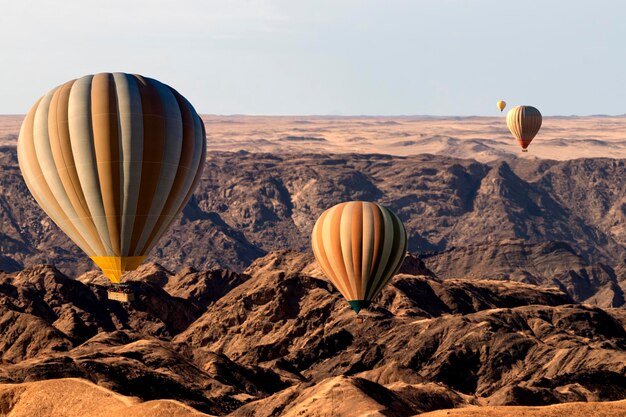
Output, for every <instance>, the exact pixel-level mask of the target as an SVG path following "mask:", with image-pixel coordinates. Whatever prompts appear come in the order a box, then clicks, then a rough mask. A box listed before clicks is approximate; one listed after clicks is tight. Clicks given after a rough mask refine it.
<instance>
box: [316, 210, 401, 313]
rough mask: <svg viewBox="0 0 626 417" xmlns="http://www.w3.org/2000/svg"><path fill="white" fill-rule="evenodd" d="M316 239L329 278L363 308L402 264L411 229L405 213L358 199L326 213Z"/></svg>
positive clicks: (319, 225)
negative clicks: (405, 223)
mask: <svg viewBox="0 0 626 417" xmlns="http://www.w3.org/2000/svg"><path fill="white" fill-rule="evenodd" d="M311 243H312V246H313V253H314V254H315V258H316V259H317V262H318V264H319V265H320V266H321V268H322V270H323V271H324V273H325V274H326V276H327V277H328V279H330V281H331V282H332V283H333V284H334V285H335V287H337V289H338V290H339V292H341V294H342V295H343V296H344V297H345V298H346V299H347V300H348V302H349V303H350V305H351V306H352V308H354V310H355V311H356V312H357V313H358V312H359V310H360V309H361V308H363V307H367V306H368V305H369V303H370V301H371V300H372V299H373V298H374V297H376V295H378V293H380V291H381V290H382V288H383V287H384V286H385V284H387V283H388V282H389V280H390V279H391V278H392V277H393V276H394V275H395V274H396V272H397V271H398V269H399V268H400V265H401V264H402V261H403V260H404V257H405V255H406V249H407V234H406V230H405V229H404V226H403V225H402V222H401V221H400V219H399V218H398V217H397V216H396V215H395V214H393V213H392V212H391V211H389V210H388V209H386V208H385V207H382V206H380V205H378V204H376V203H368V202H362V201H353V202H348V203H341V204H338V205H336V206H334V207H332V208H330V209H328V210H326V211H325V212H324V213H322V215H321V216H320V217H319V219H318V220H317V222H316V223H315V227H314V228H313V234H312V236H311Z"/></svg>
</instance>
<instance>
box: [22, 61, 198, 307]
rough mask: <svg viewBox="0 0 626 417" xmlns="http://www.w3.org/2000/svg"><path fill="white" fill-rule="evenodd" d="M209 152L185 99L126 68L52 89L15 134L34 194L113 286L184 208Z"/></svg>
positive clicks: (142, 258)
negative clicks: (125, 71) (128, 72)
mask: <svg viewBox="0 0 626 417" xmlns="http://www.w3.org/2000/svg"><path fill="white" fill-rule="evenodd" d="M205 149H206V139H205V132H204V124H203V123H202V120H201V119H200V117H199V116H198V114H197V113H196V111H195V110H194V108H193V106H192V105H191V104H190V103H189V102H188V101H187V100H186V99H185V98H184V97H183V96H182V95H180V94H179V93H178V92H177V91H176V90H174V89H173V88H171V87H169V86H167V85H165V84H163V83H161V82H159V81H156V80H153V79H150V78H146V77H142V76H140V75H130V74H123V73H115V74H110V73H102V74H96V75H88V76H85V77H82V78H79V79H77V80H72V81H69V82H67V83H65V84H63V85H61V86H58V87H57V88H55V89H53V90H51V91H50V92H49V93H47V94H46V95H45V96H43V97H42V98H40V99H39V101H37V103H36V104H35V105H34V106H33V107H32V109H31V110H30V112H29V113H28V114H27V115H26V118H25V119H24V122H23V123H22V128H21V130H20V136H19V139H18V158H19V165H20V169H21V171H22V175H23V177H24V180H25V182H26V185H27V186H28V188H29V190H30V192H31V193H32V195H33V196H34V197H35V200H37V202H38V203H39V205H40V206H41V207H42V208H43V210H44V211H45V212H46V213H47V214H48V215H49V216H50V217H51V218H52V220H54V222H55V223H56V224H57V225H58V226H59V227H60V228H61V230H63V231H64V232H65V234H67V236H68V237H69V238H70V239H72V240H73V241H74V242H75V243H76V244H77V245H78V246H79V247H80V248H81V249H82V250H83V251H84V252H85V253H86V254H87V255H88V256H89V257H91V259H92V260H93V261H94V262H95V263H96V264H97V265H98V266H99V267H100V268H101V269H102V271H103V272H104V274H105V275H106V276H107V277H108V278H109V279H110V280H111V281H112V282H113V283H114V284H119V282H120V278H121V276H122V274H123V273H124V271H130V270H133V269H136V268H137V267H138V266H139V265H140V264H141V262H143V260H144V259H145V258H146V256H147V255H148V253H149V252H150V250H151V249H152V248H153V247H154V245H155V244H156V243H157V241H158V240H159V238H160V237H161V236H162V235H163V233H164V232H165V231H166V230H167V228H168V226H169V225H170V223H171V222H172V220H173V219H174V218H175V217H176V215H177V214H178V213H180V211H181V210H182V208H183V207H184V206H185V204H186V203H187V201H188V200H189V198H190V197H191V194H192V192H193V190H194V188H195V186H196V184H197V182H198V179H199V178H200V175H201V173H202V168H203V166H204V159H205ZM110 296H111V293H110ZM112 298H113V297H112Z"/></svg>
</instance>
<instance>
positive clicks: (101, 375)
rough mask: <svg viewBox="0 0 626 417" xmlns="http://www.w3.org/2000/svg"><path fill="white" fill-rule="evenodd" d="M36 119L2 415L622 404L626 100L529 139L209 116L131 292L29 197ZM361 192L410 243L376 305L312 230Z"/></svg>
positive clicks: (450, 121) (13, 216)
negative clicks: (186, 182)
mask: <svg viewBox="0 0 626 417" xmlns="http://www.w3.org/2000/svg"><path fill="white" fill-rule="evenodd" d="M21 120H22V117H21V116H2V117H0V165H1V167H2V176H1V178H0V224H1V230H0V270H1V271H3V272H0V354H1V355H2V361H1V362H0V414H1V415H8V416H11V417H18V416H32V415H62V416H78V415H81V416H114V415H127V416H133V417H135V416H161V415H162V416H170V415H177V416H202V415H213V416H224V415H228V416H232V417H244V416H245V417H270V416H318V417H322V416H336V417H343V416H345V417H348V416H388V417H409V416H416V415H424V416H433V417H435V416H459V417H470V416H490V417H491V416H493V417H505V416H513V415H515V416H529V417H530V416H532V417H565V416H568V417H570V416H576V417H583V416H606V417H613V416H615V417H617V416H624V415H626V402H624V400H625V399H626V313H625V312H624V311H625V310H624V306H625V304H626V295H625V292H626V161H625V160H624V159H623V158H624V157H626V117H601V116H598V117H559V118H546V119H545V120H544V126H543V128H542V131H541V133H540V134H539V135H538V137H537V139H536V140H535V142H533V144H532V145H531V147H530V148H529V152H528V153H527V154H521V153H520V152H519V147H518V146H517V144H516V143H515V141H514V140H513V138H512V137H511V136H510V134H509V132H508V130H507V129H506V125H505V124H504V121H503V117H488V118H487V117H471V118H439V117H393V118H391V117H304V116H302V117H252V116H203V120H204V122H205V125H206V131H207V164H206V166H205V169H204V173H203V176H202V178H201V180H200V183H199V186H198V188H197V189H196V191H195V193H194V195H193V197H192V198H191V200H190V201H189V203H188V204H187V206H186V207H185V209H184V210H183V212H182V215H181V216H180V217H179V218H178V219H177V220H175V221H174V224H173V226H172V228H171V229H170V231H169V232H167V234H166V235H165V236H164V237H163V238H162V239H161V241H160V242H159V244H158V245H157V246H156V248H155V249H154V250H153V251H152V253H151V255H150V258H149V260H148V262H147V263H146V264H145V265H143V266H142V267H140V268H139V269H138V270H137V271H134V272H131V273H128V275H127V277H126V280H127V281H128V282H129V283H130V285H131V286H132V287H133V289H134V291H135V293H136V294H137V299H136V300H135V301H134V302H132V303H125V304H122V303H118V302H115V301H111V300H107V296H106V286H107V282H108V280H106V278H104V277H103V275H102V274H101V273H100V271H99V270H97V268H96V267H95V265H94V264H93V263H92V262H91V261H90V260H89V259H88V258H87V257H86V256H84V255H82V253H81V251H80V249H78V247H76V246H75V245H74V244H73V243H72V242H71V241H69V240H68V239H67V238H66V237H65V236H64V235H63V233H62V232H61V231H60V230H59V229H58V228H57V226H56V225H55V224H54V223H53V222H52V221H51V220H50V219H49V218H48V217H47V216H46V215H45V214H44V213H43V212H42V211H41V210H40V209H39V207H38V206H37V204H36V203H35V201H34V200H33V198H32V197H31V195H30V194H29V192H28V189H27V188H26V186H25V184H24V181H23V179H22V176H21V174H20V170H19V167H18V162H17V155H16V148H15V147H16V140H17V136H18V133H19V126H20V123H21ZM347 200H365V201H377V202H380V203H381V204H383V205H385V206H386V207H389V208H390V209H391V210H393V211H394V212H395V213H397V214H398V216H399V217H400V219H401V220H402V221H403V222H404V225H405V227H406V229H407V232H408V238H409V241H408V251H409V255H408V256H407V258H406V259H405V262H404V264H403V266H402V267H401V269H400V272H399V274H398V275H397V276H396V277H395V278H394V279H393V280H392V281H391V283H390V284H389V285H388V286H387V287H386V288H385V289H384V290H383V291H382V294H381V295H380V296H379V297H378V298H377V299H376V300H375V301H374V304H373V305H372V307H370V309H369V310H368V311H365V312H363V313H361V314H360V316H359V318H357V317H356V316H355V314H354V313H353V312H352V310H350V308H349V306H348V304H347V303H346V302H345V300H344V299H343V298H342V297H341V295H340V294H339V293H338V292H337V290H335V289H334V287H333V286H332V285H331V284H330V283H329V282H328V281H327V280H326V278H325V277H324V274H323V273H322V271H321V270H320V268H319V266H318V265H317V263H316V262H315V259H314V257H313V255H312V253H311V249H310V241H309V238H310V235H311V231H312V228H313V225H314V223H315V220H316V219H317V217H318V216H319V215H320V214H321V213H322V212H323V211H324V210H325V209H326V208H328V207H330V206H332V205H334V204H337V203H339V202H342V201H347ZM77 398H80V401H76V399H77ZM33 404H37V405H38V407H39V409H40V410H41V411H40V414H33V413H32V406H33ZM104 404H106V406H105V405H104Z"/></svg>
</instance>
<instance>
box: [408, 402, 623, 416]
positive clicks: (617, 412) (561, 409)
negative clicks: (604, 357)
mask: <svg viewBox="0 0 626 417" xmlns="http://www.w3.org/2000/svg"><path fill="white" fill-rule="evenodd" d="M419 416H420V417H624V416H626V400H625V401H614V402H604V403H567V404H556V405H549V406H544V407H512V406H508V407H468V408H456V409H453V410H438V411H433V412H431V413H424V414H420V415H419Z"/></svg>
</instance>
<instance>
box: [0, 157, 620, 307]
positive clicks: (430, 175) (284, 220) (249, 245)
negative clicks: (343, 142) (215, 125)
mask: <svg viewBox="0 0 626 417" xmlns="http://www.w3.org/2000/svg"><path fill="white" fill-rule="evenodd" d="M0 164H1V165H2V167H3V175H2V177H1V178H0V224H1V225H2V228H1V230H0V269H2V270H5V271H15V270H19V269H21V268H22V267H23V266H24V265H33V264H36V263H48V264H53V265H55V266H57V267H58V268H59V269H60V270H62V271H64V272H65V273H68V274H70V275H78V274H81V273H83V272H86V271H88V270H90V269H92V268H94V266H93V265H92V264H91V263H90V262H89V261H87V260H85V258H84V257H83V256H81V253H80V251H79V250H78V249H77V248H76V246H75V245H74V244H73V243H71V242H70V241H68V240H67V239H66V238H65V236H64V235H63V234H62V233H60V232H59V230H58V228H57V227H56V225H54V224H53V223H52V222H51V221H50V220H49V218H48V217H47V216H45V215H44V214H43V213H42V211H41V210H40V209H39V207H38V206H37V204H36V203H35V201H34V200H33V199H32V197H31V196H30V194H29V193H28V190H27V189H26V187H25V185H24V183H23V181H22V178H21V175H20V173H19V168H18V167H17V161H16V156H15V148H14V147H4V148H0ZM204 172H205V174H204V177H203V178H202V181H201V183H200V185H199V187H198V189H197V191H196V193H195V195H194V196H193V198H192V200H191V201H190V202H189V204H188V205H187V207H186V208H185V210H184V212H183V215H182V216H181V217H180V219H179V220H177V221H175V224H174V225H173V227H172V228H171V230H170V231H169V233H168V234H166V235H165V236H164V238H163V239H162V240H161V241H160V243H159V245H158V246H157V248H156V249H155V250H154V251H153V253H152V254H151V255H152V256H151V259H152V260H153V261H157V262H159V263H161V264H162V265H164V266H165V267H166V268H180V267H183V266H189V267H194V268H196V269H211V268H217V267H220V268H230V269H233V270H237V271H242V270H243V269H245V268H246V267H247V266H248V265H250V263H251V262H252V261H253V260H254V259H256V258H258V257H260V256H263V255H264V254H265V253H267V252H269V251H274V250H284V249H294V250H299V251H306V250H309V235H310V232H311V230H312V227H313V224H314V222H315V220H316V219H317V217H318V216H319V215H320V214H321V213H322V211H323V210H325V209H326V208H328V207H330V206H332V205H334V204H336V203H339V202H342V201H346V200H354V199H363V200H376V201H378V202H380V203H382V204H384V205H386V206H387V207H389V208H390V209H392V210H393V211H394V212H396V213H397V214H398V215H399V216H400V218H401V219H402V220H403V222H404V223H405V225H406V227H407V230H408V232H409V237H410V241H409V251H411V252H417V253H420V254H432V253H439V252H445V251H449V250H453V249H455V250H456V248H461V247H467V246H471V245H477V244H480V245H490V246H492V247H493V248H494V250H498V249H497V248H498V246H500V245H501V242H503V241H509V240H512V239H521V240H522V241H523V242H524V243H526V244H543V243H545V242H564V243H566V244H567V245H568V246H569V247H570V248H571V251H572V252H573V254H574V255H575V256H579V257H580V260H579V263H581V262H582V264H581V266H582V267H585V268H594V267H596V266H597V265H598V264H599V263H600V264H602V265H603V267H607V268H611V269H614V270H615V271H618V270H619V268H620V267H621V266H622V265H623V264H624V259H625V258H626V255H625V250H624V248H625V245H626V228H625V227H624V224H625V222H624V220H625V216H626V205H625V204H626V203H625V201H626V183H625V182H626V164H625V163H624V161H623V160H614V159H580V160H572V161H564V162H556V161H539V160H537V161H532V160H519V161H510V162H508V163H507V162H504V161H500V162H496V163H494V164H492V165H486V164H482V163H478V162H476V161H472V160H463V159H454V158H447V157H442V156H432V155H417V156H410V157H392V156H385V155H357V154H350V155H313V154H310V155H291V156H284V155H283V156H280V155H270V154H253V153H246V152H240V153H212V154H210V155H209V158H208V162H207V167H206V169H205V171H204ZM199 238H201V239H200V242H199ZM460 253H461V252H458V251H457V252H454V254H455V256H456V255H459V254H460ZM468 253H470V252H468V251H466V252H463V254H464V256H466V255H468ZM553 261H554V262H556V263H563V262H561V261H559V260H554V259H553ZM465 262H469V263H478V260H474V259H467V260H466V261H465ZM482 265H483V266H485V267H486V266H488V265H486V264H485V263H484V260H483V261H482ZM474 268H475V267H474ZM448 272H449V273H453V272H456V270H455V268H451V269H448ZM481 273H486V274H489V273H490V272H489V270H488V268H487V269H485V268H483V270H482V271H481ZM529 274H531V273H529ZM612 291H614V292H618V290H617V288H615V289H613V290H612ZM585 295H586V294H585ZM580 297H583V298H580ZM580 297H578V298H577V299H579V300H580V301H582V300H583V299H586V298H588V297H589V296H586V297H584V296H583V295H581V296H580ZM615 298H616V300H615V301H614V302H613V305H620V301H619V296H616V297H615Z"/></svg>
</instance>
